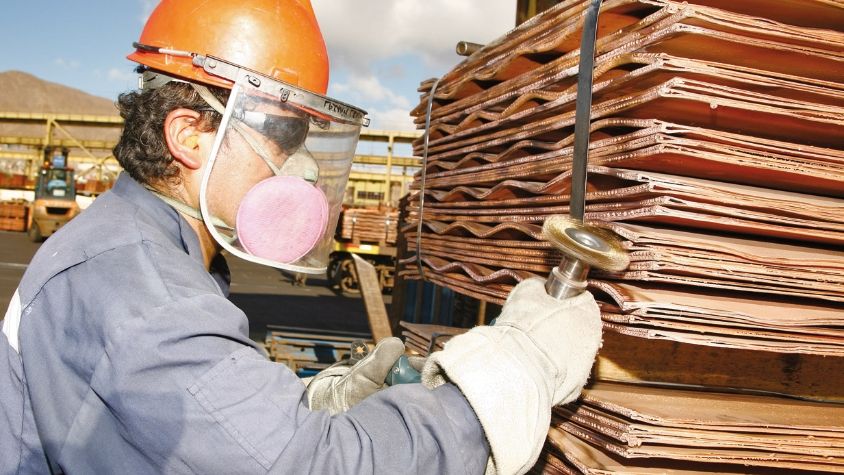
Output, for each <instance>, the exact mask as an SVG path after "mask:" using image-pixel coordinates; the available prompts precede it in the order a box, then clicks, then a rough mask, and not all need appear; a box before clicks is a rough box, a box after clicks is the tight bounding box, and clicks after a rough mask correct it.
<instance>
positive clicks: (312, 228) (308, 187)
mask: <svg viewBox="0 0 844 475" xmlns="http://www.w3.org/2000/svg"><path fill="white" fill-rule="evenodd" d="M201 60H202V61H197V60H196V58H195V59H194V62H195V64H196V63H199V64H197V65H203V66H204V68H205V70H206V72H208V73H210V74H217V75H221V76H223V77H226V78H227V79H230V80H233V81H234V86H233V87H232V90H231V93H230V95H229V98H228V101H227V103H226V105H223V104H222V103H221V102H220V101H219V100H217V99H216V98H215V97H214V96H213V95H212V94H211V92H210V91H209V90H208V89H207V88H206V87H205V86H202V85H197V84H195V83H190V84H191V86H192V87H193V88H194V89H195V90H196V91H197V92H198V93H199V95H200V96H201V97H202V98H203V99H204V100H205V102H207V103H208V104H209V106H210V107H211V108H212V109H214V110H216V111H217V112H219V113H221V114H222V115H223V117H222V120H221V122H220V126H219V128H218V130H217V135H216V137H215V139H214V144H213V146H212V149H211V153H210V157H209V160H208V162H207V164H206V166H205V169H204V170H203V175H202V183H201V188H200V196H199V204H200V213H201V217H202V220H203V221H204V222H205V224H206V226H207V227H208V229H209V231H210V234H211V236H213V238H214V239H215V240H216V241H217V242H218V243H219V244H220V245H221V246H222V247H223V248H224V249H225V250H227V251H229V252H230V253H231V254H233V255H235V256H237V257H240V258H243V259H246V260H249V261H252V262H256V263H258V264H264V265H268V266H272V267H276V268H280V269H285V270H288V271H292V272H302V273H309V274H318V273H322V272H325V270H326V267H327V265H328V255H329V253H330V252H331V250H332V247H333V237H334V233H335V229H336V226H337V220H338V218H339V215H340V208H341V205H342V201H343V197H344V194H345V190H346V183H347V181H348V178H349V173H350V172H351V166H352V159H353V157H354V153H355V148H356V146H357V142H358V138H359V135H360V128H361V126H364V125H368V119H367V118H366V117H365V114H366V113H365V112H364V111H362V110H360V109H357V108H355V107H352V106H350V105H347V104H344V103H341V102H338V101H334V100H332V99H329V98H327V97H324V96H320V95H318V94H314V93H311V92H309V91H305V90H302V89H299V88H297V87H294V86H291V85H289V84H286V83H283V82H280V81H276V80H273V79H271V78H268V77H265V76H263V75H260V74H257V73H255V72H252V71H249V70H245V69H242V68H239V67H237V66H236V65H232V64H229V63H225V62H224V61H222V60H216V59H214V58H210V57H207V58H206V57H202V58H201Z"/></svg>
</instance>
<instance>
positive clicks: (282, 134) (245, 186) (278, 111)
mask: <svg viewBox="0 0 844 475" xmlns="http://www.w3.org/2000/svg"><path fill="white" fill-rule="evenodd" d="M250 112H251V113H252V114H251V115H249V116H248V117H247V119H248V120H238V119H236V118H232V119H231V121H230V123H229V126H228V129H227V130H226V134H227V135H226V137H225V138H224V140H223V143H222V145H221V147H220V151H219V152H218V156H217V159H216V161H215V163H214V165H213V167H214V169H213V170H212V171H211V177H210V180H209V184H208V206H209V209H210V211H211V213H212V214H213V215H214V216H216V217H218V218H220V219H222V220H223V221H224V222H225V223H226V224H228V225H229V226H234V224H235V221H236V216H237V211H238V208H239V206H240V203H241V201H242V199H243V197H244V196H245V195H246V193H248V192H249V190H250V189H251V188H252V187H253V186H255V184H257V183H259V182H261V181H263V180H265V179H267V178H271V177H273V176H275V174H276V173H275V171H274V170H273V168H275V170H278V169H280V168H281V166H282V165H283V164H284V162H285V161H286V160H287V158H288V157H289V156H290V154H292V153H294V152H295V149H296V148H298V145H297V142H299V143H300V142H301V140H304V135H305V134H306V133H307V119H304V118H302V117H301V116H299V115H297V114H296V113H294V112H293V111H290V110H287V109H282V108H281V107H278V106H274V105H272V104H268V103H259V104H257V105H256V106H255V107H254V108H253V109H252V111H250ZM255 113H257V114H255ZM264 115H265V116H264ZM256 117H257V118H258V120H263V121H264V122H261V124H265V126H264V127H263V130H261V129H260V127H261V125H260V124H259V125H256V124H255V118H256ZM303 121H304V127H305V131H304V132H301V124H302V122H303ZM251 125H254V126H255V127H253V126H251ZM290 129H293V130H292V131H291V130H290ZM294 133H301V134H302V137H301V140H300V139H299V138H297V137H292V138H291V137H290V134H294ZM273 134H275V135H273ZM285 147H288V148H289V149H287V150H286V149H285ZM294 147H295V148H294Z"/></svg>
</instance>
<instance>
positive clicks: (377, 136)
mask: <svg viewBox="0 0 844 475" xmlns="http://www.w3.org/2000/svg"><path fill="white" fill-rule="evenodd" d="M0 121H15V122H47V121H56V122H61V123H64V124H74V125H90V126H103V125H114V126H122V125H123V118H122V117H120V116H118V115H93V114H46V113H40V112H0ZM421 136H422V132H421V131H418V130H414V131H403V130H377V129H366V128H364V129H362V130H361V134H360V139H361V140H368V141H373V142H389V141H390V139H391V138H392V141H393V142H396V143H411V142H413V141H414V140H416V139H418V138H419V137H421Z"/></svg>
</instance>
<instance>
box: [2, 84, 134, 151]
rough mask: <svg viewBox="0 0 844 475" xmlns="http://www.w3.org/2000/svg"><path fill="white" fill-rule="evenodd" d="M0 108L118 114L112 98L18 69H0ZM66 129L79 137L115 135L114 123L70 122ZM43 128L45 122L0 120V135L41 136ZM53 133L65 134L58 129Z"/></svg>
mask: <svg viewBox="0 0 844 475" xmlns="http://www.w3.org/2000/svg"><path fill="white" fill-rule="evenodd" d="M0 112H34V113H55V114H90V115H118V112H117V107H116V106H115V105H114V100H110V99H106V98H103V97H98V96H94V95H91V94H88V93H86V92H83V91H80V90H79V89H74V88H72V87H68V86H63V85H61V84H57V83H54V82H50V81H45V80H43V79H40V78H38V77H36V76H33V75H32V74H29V73H25V72H21V71H3V72H0ZM66 129H67V130H68V131H69V132H70V133H71V135H73V137H74V138H76V139H79V140H83V139H87V140H116V139H117V137H118V136H119V130H118V129H117V128H116V127H110V128H103V127H80V126H71V127H66ZM45 131H46V127H45V125H40V124H29V123H7V122H0V136H22V137H43V136H44V133H45ZM53 136H54V137H57V138H65V135H64V134H62V133H61V132H59V131H55V132H54V134H53Z"/></svg>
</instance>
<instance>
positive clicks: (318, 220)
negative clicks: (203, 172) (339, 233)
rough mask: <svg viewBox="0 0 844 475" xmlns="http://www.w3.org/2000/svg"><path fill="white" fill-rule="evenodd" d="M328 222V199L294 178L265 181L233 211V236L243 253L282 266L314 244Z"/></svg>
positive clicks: (253, 189)
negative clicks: (234, 235)
mask: <svg viewBox="0 0 844 475" xmlns="http://www.w3.org/2000/svg"><path fill="white" fill-rule="evenodd" d="M327 222H328V200H327V199H326V198H325V194H324V193H323V192H322V190H320V189H319V188H317V187H315V186H314V185H312V184H310V183H308V182H307V181H305V180H303V179H302V178H299V177H296V176H275V177H272V178H267V179H266V180H263V181H261V182H259V183H258V184H256V185H255V186H253V187H252V189H251V190H249V192H248V193H246V196H244V197H243V201H241V203H240V207H239V208H238V210H237V237H238V239H239V240H240V244H241V245H242V246H243V248H244V249H246V251H247V252H249V253H250V254H252V255H254V256H258V257H262V258H264V259H270V260H273V261H276V262H281V263H283V264H289V263H291V262H295V261H297V260H299V259H300V258H302V257H303V256H304V255H306V254H307V253H308V252H310V251H311V249H313V248H314V246H316V245H317V243H318V242H319V240H320V238H321V237H322V235H323V231H325V225H326V224H327Z"/></svg>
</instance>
